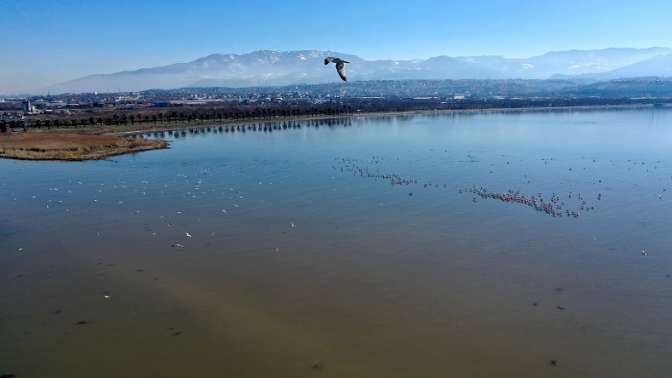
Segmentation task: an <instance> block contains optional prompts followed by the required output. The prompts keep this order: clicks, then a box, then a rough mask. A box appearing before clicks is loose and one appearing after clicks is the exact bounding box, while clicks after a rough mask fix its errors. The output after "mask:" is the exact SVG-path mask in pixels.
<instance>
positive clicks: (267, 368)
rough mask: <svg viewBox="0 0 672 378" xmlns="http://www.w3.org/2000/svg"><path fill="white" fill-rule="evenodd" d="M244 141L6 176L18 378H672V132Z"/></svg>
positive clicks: (604, 127) (547, 117) (421, 127)
mask: <svg viewBox="0 0 672 378" xmlns="http://www.w3.org/2000/svg"><path fill="white" fill-rule="evenodd" d="M227 127H228V128H229V129H228V131H227ZM230 127H231V126H230V125H229V126H222V128H221V131H220V128H219V125H213V126H212V127H211V128H210V129H209V131H208V129H202V130H193V131H191V132H189V131H187V132H184V133H177V135H175V134H170V135H169V134H166V135H165V137H166V138H168V139H169V140H170V141H171V145H172V148H171V149H170V150H163V151H152V152H146V153H141V154H138V155H132V156H122V157H116V158H114V159H109V160H106V161H97V162H84V163H58V162H23V161H8V160H3V161H0V172H1V174H2V182H0V340H2V342H1V343H0V374H15V375H16V377H119V376H128V377H188V376H198V377H319V376H324V377H446V376H456V377H457V376H463V377H493V376H497V377H524V376H530V377H539V376H549V377H633V376H637V377H665V376H669V375H672V360H670V358H669V356H670V353H671V352H672V278H671V277H672V276H670V275H671V274H672V254H671V253H670V247H669V246H670V245H672V234H671V233H670V226H672V224H671V221H672V202H671V201H670V200H671V199H672V149H671V146H672V111H669V110H665V109H657V110H627V111H583V112H558V113H507V114H499V113H489V114H458V115H446V114H443V115H436V116H428V115H423V116H414V117H378V118H355V119H352V120H332V121H321V122H315V121H309V122H290V123H265V124H264V123H261V124H246V125H244V126H243V127H242V128H243V129H245V131H244V132H243V131H242V130H240V131H239V130H236V131H231V130H230ZM264 128H266V131H264ZM255 129H256V131H255ZM260 130H261V131H260ZM148 137H153V136H151V135H148ZM473 189H479V190H487V191H488V193H496V194H498V195H500V197H502V198H510V197H513V196H515V197H516V198H523V197H524V198H528V199H529V198H532V197H534V198H535V200H537V201H544V203H552V204H553V206H554V208H557V209H559V210H558V211H557V212H556V213H557V214H556V216H552V214H548V213H546V212H544V211H537V209H535V208H534V207H532V206H528V205H526V204H524V203H521V202H522V201H510V200H504V201H502V200H500V199H498V198H484V197H481V196H478V195H476V194H474V193H473ZM567 211H570V212H576V214H578V217H576V216H569V215H567ZM187 234H188V235H187ZM189 236H190V237H189Z"/></svg>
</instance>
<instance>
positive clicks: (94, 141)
mask: <svg viewBox="0 0 672 378" xmlns="http://www.w3.org/2000/svg"><path fill="white" fill-rule="evenodd" d="M167 146H168V143H167V142H166V141H164V140H148V139H133V138H128V137H123V136H115V135H96V134H66V133H33V132H27V133H21V134H15V135H0V157H3V158H10V159H21V160H70V161H80V160H97V159H104V158H106V157H108V156H113V155H121V154H127V153H134V152H140V151H147V150H155V149H160V148H166V147H167Z"/></svg>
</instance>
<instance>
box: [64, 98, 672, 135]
mask: <svg viewBox="0 0 672 378" xmlns="http://www.w3.org/2000/svg"><path fill="white" fill-rule="evenodd" d="M655 108H657V107H656V106H654V105H651V104H628V105H586V106H558V107H529V108H487V109H427V110H404V111H394V112H361V113H348V114H336V115H314V116H288V117H273V118H268V117H259V118H249V119H244V120H242V119H235V120H215V121H213V120H207V121H206V120H202V121H189V122H184V123H182V124H171V125H166V124H158V125H156V124H154V125H146V126H148V127H138V128H132V129H131V130H125V131H105V132H104V134H106V135H120V136H123V135H137V134H145V133H153V132H162V131H176V130H184V129H188V128H192V127H194V128H201V127H209V126H213V125H243V124H248V123H256V122H284V121H313V120H325V119H344V118H353V119H354V118H366V117H392V116H408V115H426V114H451V113H454V114H477V113H523V112H525V113H527V112H556V111H557V112H561V111H562V112H566V111H593V110H629V109H633V110H634V109H655ZM663 108H670V109H672V105H669V106H663ZM157 126H158V127H157ZM121 127H126V125H124V126H121ZM113 128H114V127H113ZM117 128H118V127H117ZM59 130H67V129H59ZM82 130H84V129H82ZM91 130H93V129H91Z"/></svg>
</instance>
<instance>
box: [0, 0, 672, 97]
mask: <svg viewBox="0 0 672 378" xmlns="http://www.w3.org/2000/svg"><path fill="white" fill-rule="evenodd" d="M339 4H340V5H339ZM670 16H672V1H669V0H667V1H663V0H660V1H658V0H640V1H620V0H612V1H606V0H595V1H575V0H565V1H542V0H537V1H533V0H518V1H516V0H509V1H506V0H499V1H495V0H471V1H466V0H464V1H434V0H428V1H422V0H416V1H396V0H386V1H378V0H372V1H366V0H359V1H355V0H338V1H337V0H327V1H325V0H313V1H299V0H284V1H255V0H247V1H238V0H224V1H207V0H192V1H189V2H187V1H173V0H163V1H158V0H156V1H155V0H151V1H131V0H116V1H107V0H96V1H92V0H88V1H85V0H50V1H47V0H32V1H28V0H0V31H1V34H0V35H2V38H1V39H0V46H1V47H2V52H1V53H0V56H2V58H1V59H0V92H10V91H20V90H24V89H30V88H37V87H44V86H46V85H49V84H53V83H55V82H60V81H64V80H67V79H72V78H76V77H79V76H83V75H86V74H92V73H106V72H115V71H119V70H126V69H135V68H140V67H147V66H155V65H163V64H169V63H175V62H182V61H189V60H193V59H195V58H198V57H201V56H205V55H208V54H212V53H216V52H232V53H244V52H249V51H252V50H258V49H270V50H298V49H320V50H327V49H329V50H336V51H342V52H347V53H352V54H356V55H360V56H361V57H363V58H367V59H375V58H394V59H404V58H425V57H430V56H436V55H443V54H445V55H504V56H509V57H521V56H530V55H535V54H541V53H544V52H547V51H550V50H563V49H593V48H605V47H651V46H666V47H667V46H672V26H670V25H672V22H671V21H670Z"/></svg>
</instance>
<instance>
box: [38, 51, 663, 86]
mask: <svg viewBox="0 0 672 378" xmlns="http://www.w3.org/2000/svg"><path fill="white" fill-rule="evenodd" d="M329 55H335V56H340V57H343V58H345V59H347V60H349V61H351V62H352V64H350V65H348V67H347V71H348V76H349V78H350V80H352V81H363V80H414V79H420V80H434V79H555V78H557V79H577V80H585V81H588V82H590V81H604V80H613V79H619V78H634V77H650V76H656V77H668V76H672V49H670V48H662V47H652V48H646V49H635V48H609V49H601V50H567V51H554V52H549V53H546V54H543V55H538V56H532V57H529V58H505V57H501V56H464V57H450V56H437V57H433V58H429V59H415V60H366V59H363V58H360V57H358V56H355V55H352V54H347V53H341V52H334V51H320V50H301V51H271V50H261V51H255V52H251V53H247V54H212V55H209V56H206V57H203V58H199V59H196V60H193V61H191V62H186V63H176V64H171V65H166V66H158V67H151V68H142V69H138V70H134V71H122V72H117V73H112V74H97V75H90V76H85V77H82V78H79V79H75V80H71V81H67V82H64V83H61V84H57V85H52V86H49V87H46V88H36V89H35V91H34V92H35V93H44V92H51V93H66V92H71V93H78V92H121V91H141V90H147V89H173V88H182V87H253V86H279V85H296V84H321V83H331V82H337V81H338V77H337V76H336V75H335V72H334V70H333V67H325V66H324V65H323V64H322V61H323V59H324V57H325V56H329Z"/></svg>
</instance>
